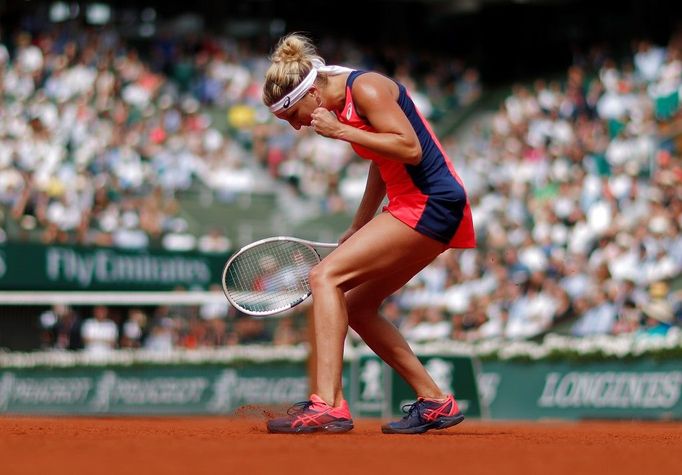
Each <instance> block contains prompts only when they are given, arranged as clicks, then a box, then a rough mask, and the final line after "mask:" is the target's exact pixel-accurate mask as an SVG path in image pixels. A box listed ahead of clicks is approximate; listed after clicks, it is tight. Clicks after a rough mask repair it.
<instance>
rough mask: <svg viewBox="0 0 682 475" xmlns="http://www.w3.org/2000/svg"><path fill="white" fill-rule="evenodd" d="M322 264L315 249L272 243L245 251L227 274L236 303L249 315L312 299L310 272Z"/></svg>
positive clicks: (229, 268)
mask: <svg viewBox="0 0 682 475" xmlns="http://www.w3.org/2000/svg"><path fill="white" fill-rule="evenodd" d="M319 262H320V257H319V255H318V254H317V252H315V250H314V249H312V248H310V247H308V246H306V245H304V244H301V243H297V242H292V241H272V242H265V243H263V244H259V245H257V246H255V247H252V248H249V249H246V250H245V251H244V252H242V253H241V254H239V255H238V256H236V257H235V259H234V260H233V261H232V262H231V264H230V266H229V267H228V269H227V272H226V273H225V288H226V291H227V293H228V295H229V297H230V298H231V300H232V301H233V303H234V304H235V305H236V306H237V307H238V308H241V309H243V310H247V311H249V312H263V313H270V312H274V311H277V310H283V309H287V308H290V307H291V306H293V305H295V304H296V303H298V302H300V301H301V300H303V299H305V298H306V297H308V296H309V295H310V282H309V280H308V276H309V274H310V270H311V269H312V268H313V267H314V266H315V265H316V264H317V263H319Z"/></svg>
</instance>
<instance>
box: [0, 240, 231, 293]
mask: <svg viewBox="0 0 682 475" xmlns="http://www.w3.org/2000/svg"><path fill="white" fill-rule="evenodd" d="M227 257H228V256H227V255H213V254H202V253H199V252H182V253H178V252H169V251H162V250H154V251H137V252H136V251H126V250H121V249H115V248H102V247H83V246H58V245H48V246H45V245H41V244H29V243H25V244H16V243H12V244H5V245H0V290H51V291H57V290H109V291H115V290H131V289H135V290H148V291H154V290H155V291H162V290H173V289H175V288H176V287H178V286H182V287H184V288H187V289H195V290H200V289H202V290H206V289H208V287H209V285H210V284H212V283H216V282H220V280H221V274H222V270H223V266H224V264H225V261H226V259H227Z"/></svg>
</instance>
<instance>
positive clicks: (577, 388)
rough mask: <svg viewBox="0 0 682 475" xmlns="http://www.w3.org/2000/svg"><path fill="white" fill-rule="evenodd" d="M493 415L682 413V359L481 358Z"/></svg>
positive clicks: (637, 415) (572, 416)
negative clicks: (523, 360)
mask: <svg viewBox="0 0 682 475" xmlns="http://www.w3.org/2000/svg"><path fill="white" fill-rule="evenodd" d="M478 384H479V387H480V388H481V399H482V401H483V403H484V404H486V405H487V407H488V408H489V411H490V416H491V417H492V418H493V419H541V418H560V419H589V418H626V419H632V418H657V419H658V418H682V400H681V399H680V395H681V394H682V362H681V361H679V360H667V361H655V360H652V359H648V358H643V359H638V360H628V361H627V362H621V361H605V362H590V363H577V362H576V363H571V362H533V363H523V362H511V361H506V362H502V361H494V362H485V363H483V364H482V372H481V373H480V374H479V377H478Z"/></svg>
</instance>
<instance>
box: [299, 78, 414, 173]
mask: <svg viewBox="0 0 682 475" xmlns="http://www.w3.org/2000/svg"><path fill="white" fill-rule="evenodd" d="M352 94H353V102H354V103H355V107H356V110H357V113H358V114H360V115H361V116H363V117H364V118H365V119H366V120H367V122H369V123H370V125H371V126H372V127H373V128H374V129H375V131H374V132H369V131H367V130H361V129H357V128H355V127H351V126H350V125H346V124H342V123H340V122H339V121H338V120H336V117H335V116H333V114H332V113H331V112H329V111H326V110H325V109H322V108H318V109H316V110H315V111H314V112H313V121H314V122H313V123H312V124H311V125H313V127H315V131H316V132H318V133H319V134H321V135H324V136H326V137H331V138H335V139H340V140H345V141H347V142H351V143H355V144H358V145H361V146H363V147H365V148H368V149H370V150H372V151H374V152H377V153H379V154H381V155H383V156H385V157H387V158H393V159H395V160H398V161H400V162H404V163H408V164H410V165H416V164H418V163H419V162H420V161H421V158H422V150H421V145H420V144H419V139H418V138H417V134H416V133H415V132H414V129H413V128H412V124H410V121H409V120H408V119H407V117H406V116H405V113H404V112H403V110H402V109H401V108H400V106H398V102H397V101H396V98H397V86H396V84H395V83H394V82H393V81H391V80H390V79H388V78H386V77H384V76H381V75H380V74H376V73H368V74H364V75H362V76H361V77H360V78H358V79H357V80H356V81H355V82H354V83H353V91H352Z"/></svg>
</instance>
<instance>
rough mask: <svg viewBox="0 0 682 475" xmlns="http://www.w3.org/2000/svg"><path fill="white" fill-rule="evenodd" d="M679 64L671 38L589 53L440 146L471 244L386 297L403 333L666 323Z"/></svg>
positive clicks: (677, 179) (677, 306) (676, 211)
mask: <svg viewBox="0 0 682 475" xmlns="http://www.w3.org/2000/svg"><path fill="white" fill-rule="evenodd" d="M681 59H682V34H678V35H675V36H673V37H672V39H671V40H670V43H669V44H668V45H667V46H666V47H660V46H656V45H653V44H651V43H650V42H648V41H641V42H638V43H637V44H636V45H635V47H634V51H633V54H632V56H631V57H628V58H625V60H623V61H621V62H616V61H615V60H614V59H612V58H611V57H610V56H609V55H608V52H607V51H604V50H603V49H598V48H597V49H594V50H593V51H591V52H590V53H589V54H588V55H586V56H585V57H578V58H576V60H575V63H574V64H573V66H572V67H571V68H570V69H569V70H568V73H567V75H566V76H565V77H563V78H559V79H557V80H554V81H550V82H545V81H544V80H537V81H536V82H535V83H534V84H532V85H521V84H518V85H515V86H514V87H513V91H512V92H511V94H509V95H508V96H507V97H506V99H505V100H504V101H502V103H501V105H500V108H499V111H497V112H496V113H494V114H493V115H491V116H490V117H488V118H486V119H485V120H484V121H482V122H481V123H480V124H479V125H478V126H476V127H473V128H472V130H470V131H469V132H468V133H467V134H466V135H464V136H463V137H462V138H460V139H458V140H455V139H454V138H451V139H450V140H448V141H447V143H446V144H445V146H446V149H447V150H448V151H449V153H450V154H451V156H452V157H453V159H454V162H455V168H456V169H457V170H458V172H459V173H460V175H461V176H462V179H463V181H464V183H465V184H466V185H467V190H468V193H469V198H470V200H471V202H472V212H473V216H474V221H475V223H476V229H477V237H478V249H475V250H467V251H464V252H462V253H449V254H447V255H444V256H442V258H441V259H439V260H437V261H436V262H435V263H434V264H433V265H431V266H429V267H428V268H427V269H426V270H425V271H424V272H423V273H422V274H421V275H419V276H417V278H416V279H414V280H413V282H412V283H411V285H409V286H408V287H407V288H406V289H405V290H404V291H403V292H402V293H401V294H399V295H398V296H397V305H398V307H399V308H401V309H402V310H403V311H402V312H398V311H397V310H396V311H394V313H397V314H398V315H399V317H398V318H399V320H398V326H399V327H400V328H401V329H402V330H403V331H404V332H405V333H406V334H407V335H408V338H411V339H412V340H416V341H429V340H433V339H437V338H444V337H450V338H453V339H456V340H476V339H481V338H505V339H523V338H536V337H541V336H542V335H544V334H546V333H547V332H549V331H553V332H563V333H567V334H572V335H574V336H586V335H609V334H623V333H634V334H637V335H665V334H667V333H668V331H670V329H671V328H674V327H679V325H680V323H682V293H681V292H680V291H679V290H677V288H675V286H677V287H678V288H679V286H680V283H681V281H680V278H681V276H682V272H681V271H682V233H681V232H680V231H681V229H682V186H681V185H682V160H681V158H680V157H681V152H682V147H681V146H682V140H680V137H681V134H682V127H680V125H682V114H681V113H680V108H679V98H680V94H682V61H681ZM671 284H672V285H673V288H671ZM677 331H679V330H677Z"/></svg>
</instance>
